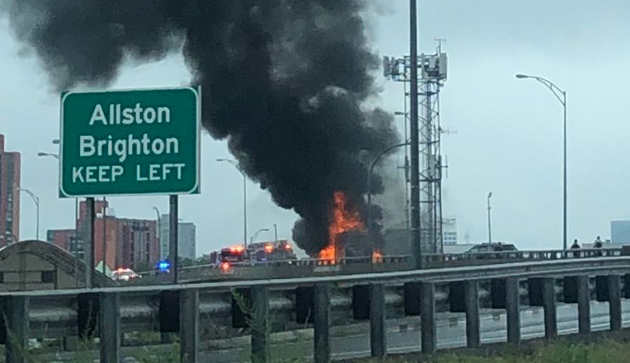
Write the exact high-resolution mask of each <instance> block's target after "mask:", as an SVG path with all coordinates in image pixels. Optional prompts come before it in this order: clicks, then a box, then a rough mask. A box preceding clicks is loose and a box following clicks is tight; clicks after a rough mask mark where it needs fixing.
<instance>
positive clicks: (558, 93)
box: [516, 74, 568, 250]
mask: <svg viewBox="0 0 630 363" xmlns="http://www.w3.org/2000/svg"><path fill="white" fill-rule="evenodd" d="M516 78H518V79H534V80H536V81H538V82H540V83H542V84H543V85H544V86H545V87H547V88H549V90H550V91H551V93H553V95H554V96H555V97H556V99H558V101H559V102H560V104H562V107H563V109H564V110H563V111H564V114H563V139H564V140H563V157H562V159H563V161H562V163H563V182H562V184H563V185H562V194H563V199H562V246H563V248H564V249H565V250H566V249H567V247H568V245H567V93H566V92H565V91H563V90H562V89H560V87H558V86H556V85H555V84H554V83H553V82H551V81H550V80H548V79H545V78H543V77H538V76H530V75H526V74H517V75H516Z"/></svg>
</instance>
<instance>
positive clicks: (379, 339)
mask: <svg viewBox="0 0 630 363" xmlns="http://www.w3.org/2000/svg"><path fill="white" fill-rule="evenodd" d="M384 290H385V289H384V286H383V284H371V285H370V348H371V350H372V357H375V358H383V357H385V355H386V354H387V327H386V325H385V291H384Z"/></svg>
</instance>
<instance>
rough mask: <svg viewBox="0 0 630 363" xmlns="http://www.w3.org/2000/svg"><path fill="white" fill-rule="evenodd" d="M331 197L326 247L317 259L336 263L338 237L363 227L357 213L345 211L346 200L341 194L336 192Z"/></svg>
mask: <svg viewBox="0 0 630 363" xmlns="http://www.w3.org/2000/svg"><path fill="white" fill-rule="evenodd" d="M333 197H334V205H333V210H332V220H331V222H330V225H329V226H328V236H329V240H328V246H327V247H326V248H324V249H323V250H321V251H320V253H319V257H320V258H321V259H324V260H332V261H336V260H337V258H338V256H337V240H338V238H339V235H341V234H342V233H344V232H348V231H356V230H363V228H364V225H363V222H362V221H361V216H360V215H359V212H358V211H356V210H348V209H347V207H346V204H347V198H346V195H345V194H344V193H343V192H341V191H337V192H335V194H334V196H333Z"/></svg>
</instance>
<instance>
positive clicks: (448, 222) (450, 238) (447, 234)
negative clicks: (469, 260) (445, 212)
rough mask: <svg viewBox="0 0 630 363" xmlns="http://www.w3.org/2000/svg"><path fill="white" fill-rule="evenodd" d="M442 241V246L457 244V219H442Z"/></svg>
mask: <svg viewBox="0 0 630 363" xmlns="http://www.w3.org/2000/svg"><path fill="white" fill-rule="evenodd" d="M442 239H443V242H444V246H454V245H456V244H457V218H444V222H443V223H442Z"/></svg>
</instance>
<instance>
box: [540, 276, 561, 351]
mask: <svg viewBox="0 0 630 363" xmlns="http://www.w3.org/2000/svg"><path fill="white" fill-rule="evenodd" d="M555 282H556V280H555V279H554V278H552V277H545V278H543V279H542V295H543V296H542V298H543V309H544V311H545V338H547V339H556V338H557V337H558V316H557V311H556V283H555Z"/></svg>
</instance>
